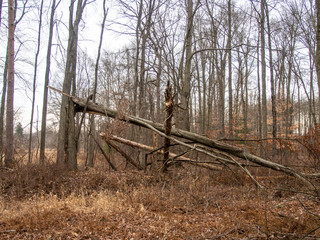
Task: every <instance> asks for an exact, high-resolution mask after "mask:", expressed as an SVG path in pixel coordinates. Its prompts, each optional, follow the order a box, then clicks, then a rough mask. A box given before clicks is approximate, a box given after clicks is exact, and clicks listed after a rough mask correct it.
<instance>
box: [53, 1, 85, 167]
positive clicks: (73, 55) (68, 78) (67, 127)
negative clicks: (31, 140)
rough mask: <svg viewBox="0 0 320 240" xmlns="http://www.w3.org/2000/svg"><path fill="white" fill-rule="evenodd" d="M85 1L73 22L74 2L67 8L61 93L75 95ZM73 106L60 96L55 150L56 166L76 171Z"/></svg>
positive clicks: (64, 97) (78, 6)
mask: <svg viewBox="0 0 320 240" xmlns="http://www.w3.org/2000/svg"><path fill="white" fill-rule="evenodd" d="M86 3H87V1H86V0H78V5H77V11H76V18H75V20H74V22H73V9H74V0H71V3H70V8H69V40H68V48H67V62H66V69H65V77H64V82H63V92H65V93H70V91H71V86H72V92H73V93H75V81H76V65H77V47H78V30H79V23H80V20H81V17H82V13H83V10H84V7H85V5H86ZM76 152H77V151H76V139H75V122H74V106H73V103H72V102H71V101H70V99H69V98H68V97H66V96H65V95H63V96H62V101H61V108H60V122H59V135H58V149H57V164H60V165H64V166H66V167H68V168H69V170H75V169H77V157H76Z"/></svg>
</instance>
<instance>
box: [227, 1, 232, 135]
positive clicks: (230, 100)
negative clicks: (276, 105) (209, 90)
mask: <svg viewBox="0 0 320 240" xmlns="http://www.w3.org/2000/svg"><path fill="white" fill-rule="evenodd" d="M231 16H232V9H231V0H229V1H228V43H227V48H228V49H229V50H228V74H229V76H228V91H229V102H228V103H229V137H230V138H233V104H232V97H233V95H232V53H231V30H232V29H231V28H232V18H231Z"/></svg>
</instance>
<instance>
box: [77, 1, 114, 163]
mask: <svg viewBox="0 0 320 240" xmlns="http://www.w3.org/2000/svg"><path fill="white" fill-rule="evenodd" d="M107 15H108V9H107V8H106V0H103V20H102V24H101V32H100V41H99V47H98V55H97V59H96V65H95V69H94V87H93V93H92V94H93V95H92V96H93V97H92V101H93V102H96V95H97V85H98V71H99V61H100V55H101V47H102V40H103V33H104V26H105V23H106V19H107ZM80 127H81V126H80ZM95 128H96V126H95V119H94V115H91V116H90V133H91V134H90V136H89V151H88V166H89V167H93V166H94V161H93V160H94V159H93V157H94V142H95V141H94V136H93V134H95V132H96V129H95Z"/></svg>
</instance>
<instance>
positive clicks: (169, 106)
mask: <svg viewBox="0 0 320 240" xmlns="http://www.w3.org/2000/svg"><path fill="white" fill-rule="evenodd" d="M164 97H165V100H166V113H167V116H166V120H165V123H164V125H165V131H164V133H165V134H166V135H167V136H170V135H171V129H172V117H173V96H172V88H171V84H170V82H169V81H168V83H167V88H166V91H165V94H164ZM163 141H164V143H163V146H164V149H163V165H162V168H161V171H162V172H165V171H167V169H168V161H169V151H170V139H169V138H164V140H163Z"/></svg>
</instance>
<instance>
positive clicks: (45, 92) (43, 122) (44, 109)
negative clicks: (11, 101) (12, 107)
mask: <svg viewBox="0 0 320 240" xmlns="http://www.w3.org/2000/svg"><path fill="white" fill-rule="evenodd" d="M55 9H56V0H53V1H52V6H51V16H50V26H49V39H48V48H47V60H46V61H47V62H46V72H45V78H44V89H43V106H42V120H41V140H40V164H44V161H45V148H46V146H45V144H46V128H47V106H48V87H47V86H48V85H49V75H50V63H51V48H52V37H53V24H54V22H53V20H54V13H55Z"/></svg>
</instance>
